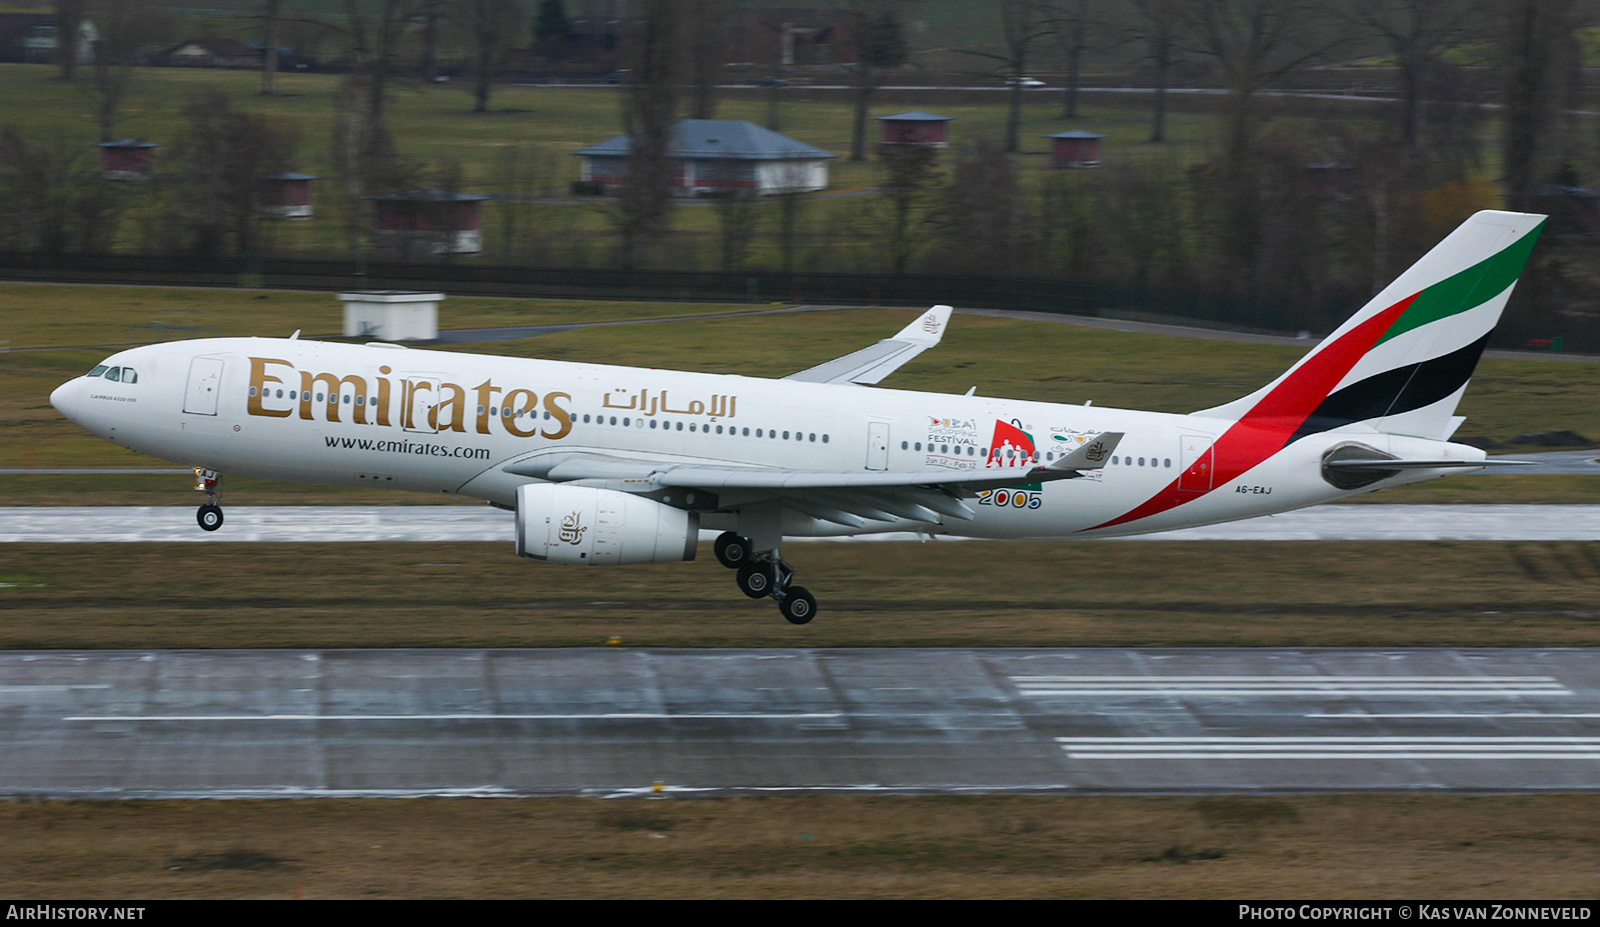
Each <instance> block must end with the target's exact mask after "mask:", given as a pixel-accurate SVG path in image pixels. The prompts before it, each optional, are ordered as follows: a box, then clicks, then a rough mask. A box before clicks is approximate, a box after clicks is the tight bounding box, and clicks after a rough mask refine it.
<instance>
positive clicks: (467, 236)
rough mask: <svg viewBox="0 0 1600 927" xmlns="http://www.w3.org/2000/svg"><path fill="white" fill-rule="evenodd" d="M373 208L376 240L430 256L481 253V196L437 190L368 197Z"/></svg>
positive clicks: (484, 198)
mask: <svg viewBox="0 0 1600 927" xmlns="http://www.w3.org/2000/svg"><path fill="white" fill-rule="evenodd" d="M367 199H369V200H372V201H373V203H374V204H375V205H376V207H377V215H376V216H374V218H373V231H375V232H376V233H377V235H378V238H379V239H380V240H387V241H389V242H391V243H394V244H398V245H400V246H401V247H402V248H403V249H405V250H411V249H413V248H415V249H420V250H425V251H428V252H429V253H432V254H477V253H478V252H480V251H482V250H483V216H482V213H481V206H482V204H483V201H484V200H487V199H489V197H487V196H485V195H483V194H481V193H451V192H448V191H445V190H440V189H438V188H437V187H423V188H421V189H417V190H406V191H405V192H403V193H388V194H384V195H382V196H369V197H367Z"/></svg>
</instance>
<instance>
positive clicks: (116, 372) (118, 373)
mask: <svg viewBox="0 0 1600 927" xmlns="http://www.w3.org/2000/svg"><path fill="white" fill-rule="evenodd" d="M106 379H107V380H110V381H111V382H113V383H116V382H119V381H120V380H121V379H122V368H121V367H112V368H111V369H110V370H107V371H106Z"/></svg>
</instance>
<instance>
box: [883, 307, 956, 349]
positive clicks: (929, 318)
mask: <svg viewBox="0 0 1600 927" xmlns="http://www.w3.org/2000/svg"><path fill="white" fill-rule="evenodd" d="M954 311H955V310H953V309H951V308H950V307H949V306H934V307H933V308H932V309H929V310H928V311H927V312H924V313H923V314H922V318H920V319H917V320H916V321H915V322H912V323H911V324H910V325H907V326H906V327H905V328H902V329H900V332H899V334H896V335H895V336H894V339H893V340H895V341H914V342H918V343H926V344H927V346H928V347H930V348H931V347H933V346H934V345H936V344H938V343H939V339H940V338H943V337H944V330H945V327H946V326H947V325H949V324H950V313H952V312H954Z"/></svg>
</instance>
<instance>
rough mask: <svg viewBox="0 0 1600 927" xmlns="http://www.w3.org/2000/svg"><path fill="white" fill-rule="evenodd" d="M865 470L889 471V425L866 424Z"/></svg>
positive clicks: (879, 423) (880, 423)
mask: <svg viewBox="0 0 1600 927" xmlns="http://www.w3.org/2000/svg"><path fill="white" fill-rule="evenodd" d="M867 469H868V470H887V469H889V423H888V422H868V423H867Z"/></svg>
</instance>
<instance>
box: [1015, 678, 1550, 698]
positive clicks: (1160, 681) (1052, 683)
mask: <svg viewBox="0 0 1600 927" xmlns="http://www.w3.org/2000/svg"><path fill="white" fill-rule="evenodd" d="M1011 680H1012V682H1013V683H1015V684H1016V686H1017V688H1018V690H1019V691H1020V692H1021V693H1022V694H1023V695H1027V696H1033V697H1051V696H1055V697H1087V696H1110V695H1116V696H1179V697H1201V696H1209V697H1213V698H1218V697H1235V698H1239V697H1248V696H1278V697H1313V698H1330V697H1342V698H1373V697H1380V696H1388V697H1390V698H1431V697H1449V698H1488V697H1498V698H1522V697H1525V696H1571V695H1572V694H1573V692H1572V690H1571V689H1568V688H1567V687H1566V686H1564V685H1562V684H1561V683H1559V682H1557V681H1556V680H1555V679H1553V678H1552V677H1549V676H1488V677H1485V676H1315V677H1293V676H1155V677H1152V676H1013V677H1011Z"/></svg>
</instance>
